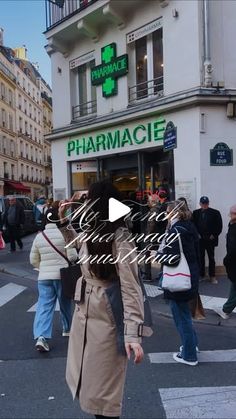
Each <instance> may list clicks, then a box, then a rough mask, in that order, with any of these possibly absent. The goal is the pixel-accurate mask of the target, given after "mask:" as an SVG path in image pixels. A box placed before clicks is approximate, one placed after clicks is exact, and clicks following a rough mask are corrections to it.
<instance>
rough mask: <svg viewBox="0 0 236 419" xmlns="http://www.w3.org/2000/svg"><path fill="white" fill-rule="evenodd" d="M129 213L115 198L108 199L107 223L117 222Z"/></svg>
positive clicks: (126, 207) (126, 206)
mask: <svg viewBox="0 0 236 419" xmlns="http://www.w3.org/2000/svg"><path fill="white" fill-rule="evenodd" d="M130 211H131V209H130V207H128V205H125V204H122V202H120V201H118V200H117V199H115V198H110V199H109V221H110V222H111V223H113V221H116V220H119V218H121V217H124V216H125V215H127V214H128V213H129V212H130Z"/></svg>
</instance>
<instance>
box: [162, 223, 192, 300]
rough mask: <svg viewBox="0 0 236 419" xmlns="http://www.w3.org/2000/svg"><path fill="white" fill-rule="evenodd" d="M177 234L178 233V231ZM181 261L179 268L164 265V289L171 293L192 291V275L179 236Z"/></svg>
mask: <svg viewBox="0 0 236 419" xmlns="http://www.w3.org/2000/svg"><path fill="white" fill-rule="evenodd" d="M176 232H177V233H178V231H177V229H176ZM178 240H179V249H180V261H179V264H178V266H171V265H164V266H163V280H162V288H163V289H164V290H168V291H171V292H180V291H188V290H190V289H191V286H192V285H191V274H190V269H189V266H188V262H187V260H186V257H185V255H184V252H183V246H182V240H181V238H180V236H178Z"/></svg>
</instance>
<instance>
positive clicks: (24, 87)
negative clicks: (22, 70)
mask: <svg viewBox="0 0 236 419" xmlns="http://www.w3.org/2000/svg"><path fill="white" fill-rule="evenodd" d="M23 90H25V79H24V77H23Z"/></svg>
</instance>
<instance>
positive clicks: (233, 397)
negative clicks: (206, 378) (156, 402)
mask: <svg viewBox="0 0 236 419" xmlns="http://www.w3.org/2000/svg"><path fill="white" fill-rule="evenodd" d="M159 393H160V396H161V399H162V403H163V407H164V409H165V413H166V418H167V419H172V418H175V419H180V418H181V419H198V418H201V419H219V418H226V419H233V418H236V386H229V387H189V388H187V387H183V388H161V389H159ZM233 412H234V414H233Z"/></svg>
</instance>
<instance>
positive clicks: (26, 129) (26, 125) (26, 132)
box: [25, 121, 28, 135]
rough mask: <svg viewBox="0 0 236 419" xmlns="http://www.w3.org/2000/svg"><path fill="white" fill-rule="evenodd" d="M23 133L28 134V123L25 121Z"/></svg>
mask: <svg viewBox="0 0 236 419" xmlns="http://www.w3.org/2000/svg"><path fill="white" fill-rule="evenodd" d="M25 135H28V123H27V121H25Z"/></svg>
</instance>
